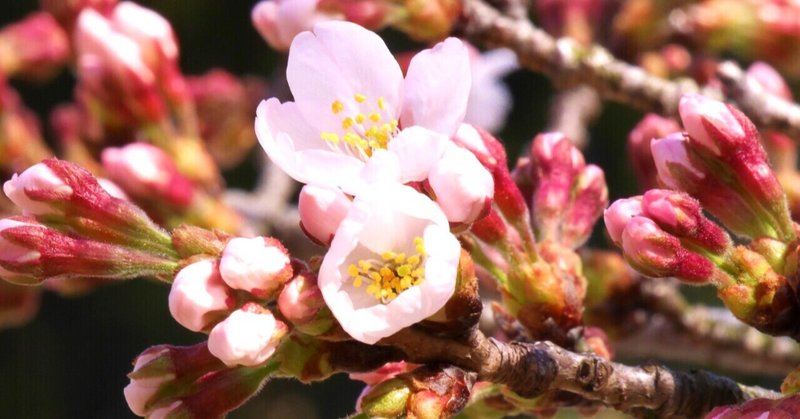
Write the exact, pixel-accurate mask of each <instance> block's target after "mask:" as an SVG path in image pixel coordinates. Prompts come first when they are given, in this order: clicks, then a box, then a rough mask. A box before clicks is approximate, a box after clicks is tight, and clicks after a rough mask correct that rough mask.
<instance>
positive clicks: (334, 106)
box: [331, 100, 344, 114]
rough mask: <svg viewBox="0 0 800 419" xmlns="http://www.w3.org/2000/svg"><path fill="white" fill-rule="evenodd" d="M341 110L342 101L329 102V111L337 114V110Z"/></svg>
mask: <svg viewBox="0 0 800 419" xmlns="http://www.w3.org/2000/svg"><path fill="white" fill-rule="evenodd" d="M343 110H344V103H342V102H340V101H338V100H334V101H333V103H331V111H332V112H333V113H334V114H337V113H339V112H341V111H343Z"/></svg>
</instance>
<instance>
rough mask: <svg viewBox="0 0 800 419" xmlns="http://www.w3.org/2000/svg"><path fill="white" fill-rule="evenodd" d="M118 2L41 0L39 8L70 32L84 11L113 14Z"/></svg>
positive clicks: (115, 0)
mask: <svg viewBox="0 0 800 419" xmlns="http://www.w3.org/2000/svg"><path fill="white" fill-rule="evenodd" d="M116 4H117V0H70V1H64V0H39V7H40V8H41V9H42V10H44V11H46V12H47V13H50V14H51V15H53V17H55V18H56V20H58V21H59V22H60V23H61V24H62V25H63V26H64V28H66V29H67V31H68V32H72V27H73V25H74V24H75V20H76V19H77V18H78V14H80V12H81V11H82V10H83V9H86V8H92V9H95V10H97V11H98V12H100V13H101V14H104V15H107V14H111V11H112V10H113V9H114V6H115V5H116Z"/></svg>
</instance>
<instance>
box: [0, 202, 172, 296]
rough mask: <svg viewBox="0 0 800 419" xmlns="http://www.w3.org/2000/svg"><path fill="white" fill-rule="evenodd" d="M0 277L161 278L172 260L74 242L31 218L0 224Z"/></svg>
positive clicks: (28, 281)
mask: <svg viewBox="0 0 800 419" xmlns="http://www.w3.org/2000/svg"><path fill="white" fill-rule="evenodd" d="M0 248H2V249H0V250H2V251H0V276H3V277H4V278H5V279H7V280H9V281H11V282H15V283H19V284H24V285H32V284H39V283H42V282H43V281H44V280H46V279H48V278H81V277H94V278H106V279H131V278H135V277H138V276H147V275H153V276H157V277H163V276H164V275H168V274H170V273H171V272H172V271H173V270H174V269H175V266H176V265H175V262H173V261H171V260H167V259H162V258H159V257H157V256H153V255H151V254H148V253H143V252H139V251H136V250H131V249H128V248H125V247H121V246H117V245H114V244H108V243H102V242H97V241H93V240H86V239H82V238H74V237H72V236H69V235H66V234H64V233H62V232H60V231H58V230H55V229H52V228H49V227H47V226H44V225H42V224H38V223H37V222H36V221H35V220H34V219H31V218H24V217H19V218H5V219H2V220H0Z"/></svg>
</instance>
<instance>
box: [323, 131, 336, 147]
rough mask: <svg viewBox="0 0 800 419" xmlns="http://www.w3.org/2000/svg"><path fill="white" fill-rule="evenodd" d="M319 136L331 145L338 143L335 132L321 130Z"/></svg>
mask: <svg viewBox="0 0 800 419" xmlns="http://www.w3.org/2000/svg"><path fill="white" fill-rule="evenodd" d="M319 137H320V138H322V139H323V140H325V141H327V142H329V143H331V144H333V145H337V144H339V136H338V135H337V134H336V133H333V132H323V133H321V134H320V135H319Z"/></svg>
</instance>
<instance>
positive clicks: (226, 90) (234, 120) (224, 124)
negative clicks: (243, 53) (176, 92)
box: [186, 68, 267, 168]
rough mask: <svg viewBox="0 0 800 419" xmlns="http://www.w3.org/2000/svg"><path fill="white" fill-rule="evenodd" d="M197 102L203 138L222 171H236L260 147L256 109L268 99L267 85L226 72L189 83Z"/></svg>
mask: <svg viewBox="0 0 800 419" xmlns="http://www.w3.org/2000/svg"><path fill="white" fill-rule="evenodd" d="M186 82H187V85H188V88H189V92H190V93H191V95H192V98H193V99H194V102H195V108H196V110H197V119H198V123H199V125H200V137H201V138H202V139H203V140H204V141H205V143H206V146H207V147H208V151H209V153H211V155H212V156H213V157H214V160H215V161H216V162H217V164H219V165H220V167H222V168H233V167H236V166H237V165H238V164H239V163H241V161H242V160H243V159H244V158H245V157H246V156H247V153H248V152H249V151H250V150H251V149H252V147H253V145H254V144H255V143H256V135H255V132H254V131H253V121H252V119H253V117H252V115H251V113H252V110H253V108H254V107H256V106H257V105H258V101H260V100H261V98H263V97H265V96H267V83H266V81H264V80H262V79H260V78H256V77H247V78H244V79H239V78H237V77H236V76H234V75H233V74H230V73H228V72H226V71H225V70H222V69H218V68H216V69H212V70H210V71H209V72H207V73H205V74H203V75H200V76H195V77H187V79H186Z"/></svg>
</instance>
